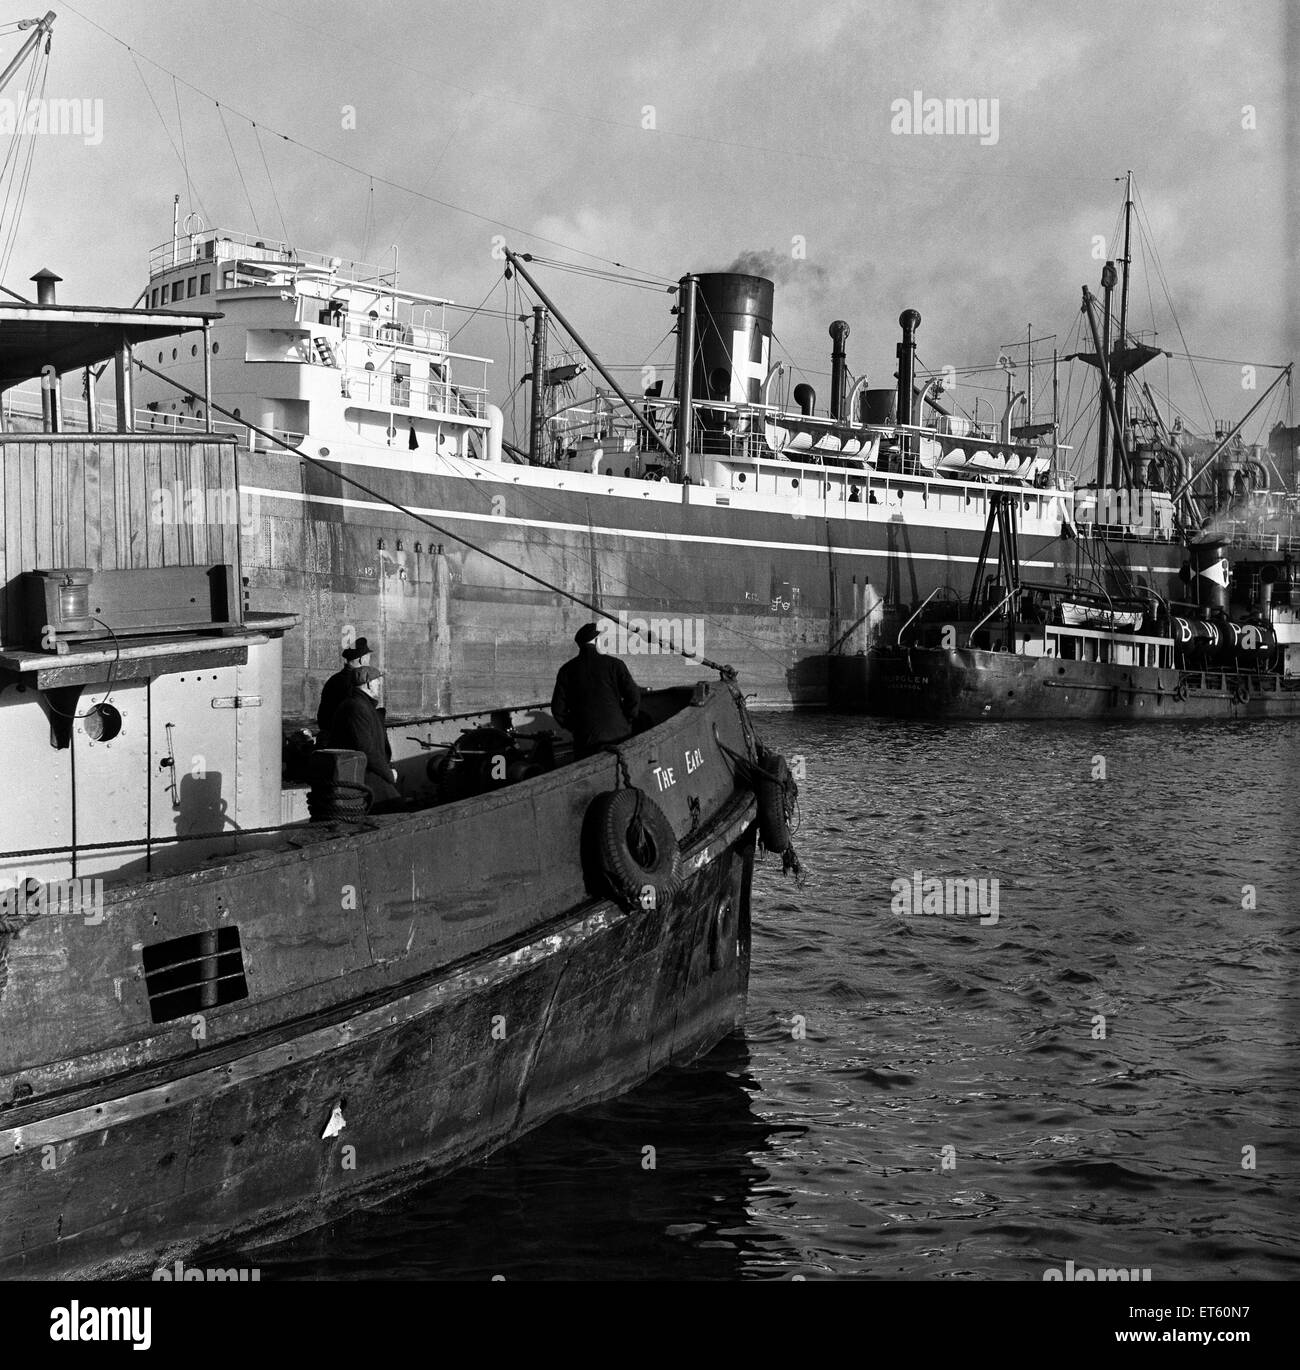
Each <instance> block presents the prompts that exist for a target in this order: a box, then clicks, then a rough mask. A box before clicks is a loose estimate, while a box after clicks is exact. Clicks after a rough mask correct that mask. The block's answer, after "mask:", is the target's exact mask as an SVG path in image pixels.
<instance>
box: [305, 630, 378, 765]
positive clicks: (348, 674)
mask: <svg viewBox="0 0 1300 1370" xmlns="http://www.w3.org/2000/svg"><path fill="white" fill-rule="evenodd" d="M369 664H370V644H369V643H368V642H367V641H366V640H365V638H363V637H359V638H357V640H356V641H355V642H354V643H353V644H352V646H351V647H344V649H343V665H342V666H341V667H340V668H339V669H338V670H337V671H335V672H334V674H333V675H332V676H330V678H329V679H328V680H327V681H326V682H325V684H324V686H323V687H322V688H321V692H320V706H319V708H317V710H316V727H317V729H318V731H319V732H320V738H319V740H318V742H317V745H318V746H321V747H328V746H330V745H331V743H330V741H329V726H330V719H332V718H333V717H334V712H335V710H336V709H337V708H338V707H339V705H340V704H342V703H343V701H344V700H345V699H346V698H347V697H348V695H349V694H350V693H351V690H352V676H353V673H354V671H355V670H356V668H357V667H358V666H368V665H369Z"/></svg>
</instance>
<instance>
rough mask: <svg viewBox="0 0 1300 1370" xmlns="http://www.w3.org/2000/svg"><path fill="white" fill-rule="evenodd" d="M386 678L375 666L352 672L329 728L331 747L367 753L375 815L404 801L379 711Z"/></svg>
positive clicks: (367, 778)
mask: <svg viewBox="0 0 1300 1370" xmlns="http://www.w3.org/2000/svg"><path fill="white" fill-rule="evenodd" d="M383 675H384V673H383V672H382V671H380V670H378V669H376V668H375V667H374V666H358V667H357V668H356V669H355V670H354V671H353V672H352V687H351V689H350V691H349V693H348V695H347V696H346V698H345V699H344V700H343V702H342V703H341V704H340V705H339V706H338V708H337V709H336V710H335V711H334V717H333V718H331V719H330V724H329V739H330V746H331V747H338V748H341V749H343V750H346V751H353V752H364V753H365V756H366V775H365V783H366V785H367V787H368V788H369V790H370V797H371V801H372V811H374V810H377V809H379V808H380V806H381V805H392V804H400V803H401V798H402V797H401V795H400V794H399V793H398V792H397V787H396V785H394V783H393V782H394V781H395V780H396V779H397V772H396V771H395V770H394V769H393V768H392V766H391V765H390V764H389V759H388V757H389V752H388V735H387V733H386V732H385V731H384V723H383V719H382V718H380V716H379V709H378V708H377V707H376V701H377V700H378V698H379V681H381V680H382V679H383Z"/></svg>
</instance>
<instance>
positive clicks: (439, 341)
mask: <svg viewBox="0 0 1300 1370" xmlns="http://www.w3.org/2000/svg"><path fill="white" fill-rule="evenodd" d="M342 331H343V336H344V337H345V338H359V339H361V340H362V341H363V342H371V343H377V344H379V345H380V346H383V347H400V348H401V349H402V351H404V352H420V353H425V354H427V355H429V356H432V357H463V356H465V355H466V354H464V353H460V352H449V351H448V350H447V342H448V339H447V330H446V329H445V328H427V327H425V326H423V325H422V324H410V323H401V322H397V321H394V320H386V321H384V322H379V323H377V322H375V321H374V320H373V319H356V318H353V317H351V316H346V317H345V318H344V321H343V330H342ZM473 360H475V361H481V360H482V358H479V357H475V358H473Z"/></svg>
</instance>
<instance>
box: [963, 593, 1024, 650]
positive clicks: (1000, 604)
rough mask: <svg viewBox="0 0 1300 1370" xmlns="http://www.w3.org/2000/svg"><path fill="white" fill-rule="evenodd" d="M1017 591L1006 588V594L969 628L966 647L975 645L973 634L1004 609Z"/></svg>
mask: <svg viewBox="0 0 1300 1370" xmlns="http://www.w3.org/2000/svg"><path fill="white" fill-rule="evenodd" d="M1019 593H1020V591H1019V589H1012V590H1008V591H1007V592H1006V594H1005V595H1003V596H1002V598H1001V599H1000V600H998V602H997V603H996V604H995V605H994V606H993V608H991V609H990V610H989V611H988V613H987V614H985V615H984V617H983V618H982V619H980V621H979V622H978V623H977V624H976V625H975V626H974V627H973V628H972V629H971V630H970V633H969V634H968V635H967V638H966V646H967V647H973V646H974V645H975V634H976V633H978V632H979V630H980V629H981V628H982V627H983V626H984V625H985V624H986V623H987V622H988V621H989V620H990V619H992V618H996V617H997V616H998V615H999V614H1000V613H1001V612H1002V611H1003V609H1005V608H1006V607H1007V605H1008V604H1010V603H1011V601H1012V600H1013V599H1015V597H1016V596H1017V595H1018V594H1019Z"/></svg>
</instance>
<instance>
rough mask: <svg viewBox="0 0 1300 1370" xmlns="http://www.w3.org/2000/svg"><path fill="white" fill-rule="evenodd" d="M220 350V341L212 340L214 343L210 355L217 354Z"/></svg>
mask: <svg viewBox="0 0 1300 1370" xmlns="http://www.w3.org/2000/svg"><path fill="white" fill-rule="evenodd" d="M220 351H221V344H220V343H215V342H214V343H213V344H212V355H213V356H216V354H217V353H218V352H220Z"/></svg>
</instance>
